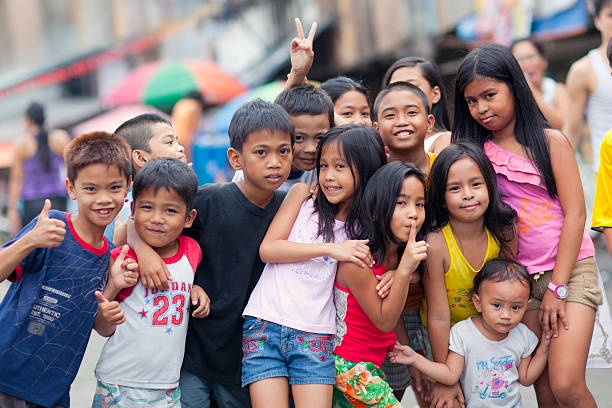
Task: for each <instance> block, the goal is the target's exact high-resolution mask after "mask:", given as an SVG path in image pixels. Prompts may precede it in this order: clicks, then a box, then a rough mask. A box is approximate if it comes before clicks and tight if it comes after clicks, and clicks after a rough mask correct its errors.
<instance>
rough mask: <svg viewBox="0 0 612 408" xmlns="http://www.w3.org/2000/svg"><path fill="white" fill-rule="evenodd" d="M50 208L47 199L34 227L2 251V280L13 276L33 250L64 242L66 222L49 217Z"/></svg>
mask: <svg viewBox="0 0 612 408" xmlns="http://www.w3.org/2000/svg"><path fill="white" fill-rule="evenodd" d="M50 209H51V201H50V200H48V199H47V200H45V204H44V205H43V208H42V211H41V212H40V214H39V216H38V221H36V225H35V226H34V228H33V229H32V230H31V231H28V232H27V233H25V234H24V235H23V236H22V237H20V238H19V239H17V240H16V241H15V242H13V243H12V244H11V245H9V246H8V247H6V248H4V249H2V251H0V282H3V281H4V280H6V279H7V278H8V277H9V276H11V275H12V274H13V272H14V271H15V269H16V268H17V266H18V265H19V263H20V262H21V261H23V260H24V259H25V257H26V256H28V255H29V254H30V252H32V251H33V250H35V249H37V248H55V247H58V246H59V245H60V244H61V243H62V241H63V240H64V235H66V223H64V222H63V221H61V220H57V219H54V218H49V210H50Z"/></svg>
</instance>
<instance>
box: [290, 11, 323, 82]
mask: <svg viewBox="0 0 612 408" xmlns="http://www.w3.org/2000/svg"><path fill="white" fill-rule="evenodd" d="M295 28H296V29H297V37H295V38H294V39H293V40H291V45H290V48H289V55H290V57H291V74H290V75H295V77H296V78H301V79H302V81H305V80H306V75H308V72H309V71H310V67H312V62H313V61H314V51H313V49H312V41H313V40H314V36H315V33H316V32H317V23H312V26H311V27H310V32H309V33H308V37H306V38H305V37H304V28H303V27H302V22H301V21H300V19H299V18H296V19H295ZM297 83H299V82H296V84H297Z"/></svg>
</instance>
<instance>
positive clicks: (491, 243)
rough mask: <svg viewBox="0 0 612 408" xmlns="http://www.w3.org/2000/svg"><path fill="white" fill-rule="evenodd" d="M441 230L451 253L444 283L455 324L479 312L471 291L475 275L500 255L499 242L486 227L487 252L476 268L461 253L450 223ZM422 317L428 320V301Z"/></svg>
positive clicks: (423, 308)
mask: <svg viewBox="0 0 612 408" xmlns="http://www.w3.org/2000/svg"><path fill="white" fill-rule="evenodd" d="M440 230H441V231H442V234H443V235H444V240H445V241H446V245H447V247H448V253H449V255H450V265H449V268H448V271H446V273H445V274H444V285H445V286H446V296H447V297H448V306H449V307H450V324H451V326H453V325H454V324H455V323H457V322H459V321H461V320H465V319H467V318H468V317H470V316H474V315H476V314H478V311H477V310H476V308H475V307H474V304H473V303H472V293H471V292H472V286H473V279H474V275H476V273H478V271H479V270H480V269H481V268H482V266H483V265H484V264H485V262H487V261H488V260H489V259H493V258H496V257H498V256H499V244H498V243H497V241H495V237H493V235H492V234H491V232H490V231H489V230H488V229H486V228H485V231H486V232H487V252H486V254H485V258H484V260H483V261H482V265H480V268H478V269H474V268H472V265H470V263H469V262H468V261H467V259H465V257H464V256H463V254H462V253H461V250H460V249H459V245H458V244H457V240H456V239H455V236H454V235H453V231H452V230H451V227H450V224H448V223H447V224H446V225H445V226H443V227H442V228H440ZM421 318H422V320H423V322H424V323H425V322H426V320H427V304H426V302H423V307H422V309H421Z"/></svg>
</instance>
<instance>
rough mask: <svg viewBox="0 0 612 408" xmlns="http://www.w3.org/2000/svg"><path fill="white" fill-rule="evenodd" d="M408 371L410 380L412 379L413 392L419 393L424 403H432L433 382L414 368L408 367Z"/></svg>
mask: <svg viewBox="0 0 612 408" xmlns="http://www.w3.org/2000/svg"><path fill="white" fill-rule="evenodd" d="M408 371H409V372H410V378H412V382H411V384H410V385H411V387H412V389H413V391H414V392H415V393H417V394H418V395H419V396H420V397H421V399H422V400H423V401H425V402H429V401H431V381H430V380H429V379H428V378H427V377H426V376H425V375H423V373H422V372H420V371H419V370H417V369H416V368H415V367H413V366H408Z"/></svg>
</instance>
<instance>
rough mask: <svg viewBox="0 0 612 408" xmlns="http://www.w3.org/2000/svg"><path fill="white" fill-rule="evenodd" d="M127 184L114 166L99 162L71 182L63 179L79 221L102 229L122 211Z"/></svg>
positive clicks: (84, 169) (85, 169)
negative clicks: (74, 202)
mask: <svg viewBox="0 0 612 408" xmlns="http://www.w3.org/2000/svg"><path fill="white" fill-rule="evenodd" d="M127 185H128V183H127V180H126V177H125V174H123V172H121V171H120V170H119V167H117V166H109V165H106V164H102V163H98V164H91V165H89V166H85V167H83V168H82V169H80V170H79V171H78V173H77V177H76V179H75V180H74V183H72V182H70V180H66V189H67V190H68V194H69V195H70V198H71V199H72V200H77V204H78V215H77V217H76V218H77V219H78V222H79V223H85V224H89V225H94V226H97V227H102V228H104V227H106V226H107V225H108V224H110V223H111V221H113V220H114V219H115V216H116V215H117V214H118V213H119V211H120V210H121V208H123V203H124V201H125V196H126V194H127ZM75 222H76V221H75ZM85 224H82V225H85Z"/></svg>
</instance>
